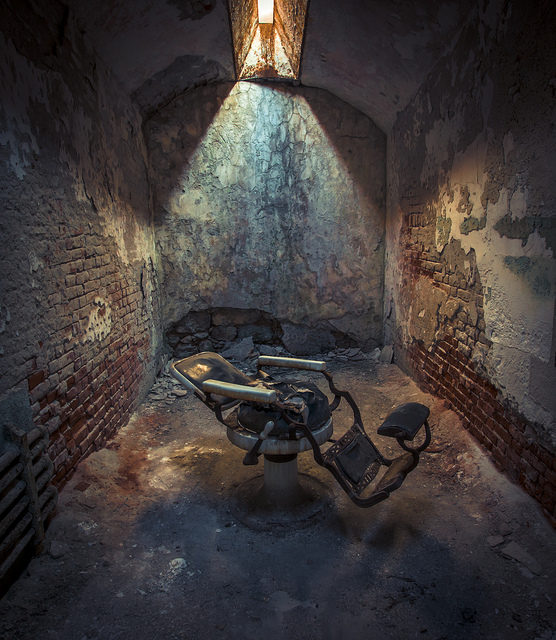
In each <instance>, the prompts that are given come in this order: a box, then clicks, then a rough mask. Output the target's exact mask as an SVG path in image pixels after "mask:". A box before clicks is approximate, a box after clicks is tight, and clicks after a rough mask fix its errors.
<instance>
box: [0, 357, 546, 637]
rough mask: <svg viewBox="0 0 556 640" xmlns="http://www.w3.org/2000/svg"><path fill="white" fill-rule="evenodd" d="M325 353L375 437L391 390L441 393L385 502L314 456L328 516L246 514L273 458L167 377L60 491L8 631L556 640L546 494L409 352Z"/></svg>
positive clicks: (4, 614)
mask: <svg viewBox="0 0 556 640" xmlns="http://www.w3.org/2000/svg"><path fill="white" fill-rule="evenodd" d="M330 368H331V370H332V371H334V372H335V373H336V377H337V381H338V382H339V383H340V385H339V386H341V387H344V388H348V389H350V390H351V391H352V393H353V395H354V396H355V397H356V399H357V400H358V401H359V402H360V404H361V408H362V411H363V416H364V418H365V421H366V425H367V430H368V432H369V433H370V434H371V435H372V436H374V433H375V429H376V426H378V424H380V419H381V418H383V417H384V416H385V415H386V413H387V412H388V411H389V410H390V409H391V408H392V406H393V405H396V404H399V403H401V402H404V401H407V400H416V401H421V402H424V403H426V404H428V405H429V406H430V407H431V413H432V420H431V423H432V428H433V442H432V445H431V447H430V453H428V454H423V456H422V461H421V463H420V465H419V467H418V468H417V469H416V470H415V471H414V472H413V473H412V474H411V475H410V476H409V477H408V479H407V481H406V483H405V484H404V485H403V486H402V488H401V489H399V490H398V491H397V492H395V493H394V494H393V495H392V497H391V498H390V499H389V500H388V501H386V502H383V503H381V504H380V505H378V506H375V507H374V508H372V509H369V510H362V509H359V508H357V507H355V506H354V505H352V504H351V503H350V502H349V500H348V499H347V498H346V497H345V495H344V494H343V493H342V492H341V491H340V489H339V487H337V486H335V482H334V480H333V478H332V476H330V475H329V474H328V473H327V472H326V471H324V470H322V469H320V468H319V467H317V466H316V465H315V464H314V463H313V461H312V456H311V454H310V453H305V454H303V455H302V456H301V459H300V468H301V470H302V471H304V472H309V473H311V474H312V475H313V476H315V477H316V478H318V479H320V480H321V481H322V482H323V483H325V484H326V485H327V487H329V488H330V491H331V492H332V494H333V495H334V498H333V503H332V505H331V507H330V509H329V510H328V511H327V512H326V514H325V516H324V517H323V518H322V519H321V520H320V521H318V522H315V523H313V524H312V525H311V526H309V527H307V528H304V529H302V528H300V529H297V530H291V531H282V530H278V531H274V532H268V531H254V530H252V529H250V528H247V527H246V526H245V525H243V524H242V523H241V521H240V520H238V519H237V517H236V516H235V515H234V513H235V512H233V510H232V511H231V510H230V506H231V505H232V504H233V503H234V495H236V494H237V491H238V485H239V484H240V483H241V482H242V481H244V480H245V479H247V478H250V477H252V476H253V475H255V474H259V473H261V472H262V462H261V463H260V464H259V466H258V467H244V466H242V464H241V460H242V457H243V453H242V452H241V451H240V450H239V449H236V448H234V447H232V446H231V445H230V444H229V443H228V441H227V439H226V436H225V432H224V430H223V429H222V428H221V427H220V426H219V425H218V423H217V422H216V421H215V420H214V419H213V418H212V414H211V413H210V412H209V411H208V410H207V409H206V408H205V407H204V406H203V405H202V404H201V403H200V402H198V401H197V400H196V399H195V398H193V397H191V396H190V395H187V396H185V397H183V396H179V395H175V394H174V393H173V390H174V389H175V387H174V386H173V383H172V381H171V379H170V378H162V379H161V380H160V382H159V383H158V385H156V386H155V389H154V391H153V392H152V393H151V394H150V396H149V398H148V401H147V402H145V403H144V404H143V406H142V407H141V408H140V410H139V411H138V412H137V414H136V415H135V416H134V418H133V419H132V420H131V422H130V423H129V425H128V426H127V427H126V428H125V429H123V430H122V431H121V432H120V433H119V435H118V436H117V437H116V438H115V439H114V440H113V441H112V442H111V443H110V445H109V446H108V448H106V449H104V450H102V451H99V452H97V453H95V454H93V455H92V456H91V457H90V458H89V459H88V460H86V461H85V463H83V464H82V465H81V467H80V468H79V469H78V471H77V473H76V474H75V476H74V477H73V479H72V480H71V481H70V483H69V484H68V485H67V486H66V488H65V489H64V490H63V491H62V494H61V497H60V502H59V506H58V513H57V516H56V517H55V519H54V520H53V522H52V524H51V526H50V528H49V531H48V536H47V545H46V549H47V551H46V552H45V553H44V554H43V555H42V556H40V557H37V558H35V559H34V560H33V561H32V562H31V564H30V566H29V568H28V570H27V571H26V572H25V573H24V574H23V575H22V576H21V578H20V579H19V581H18V582H17V583H16V584H15V585H14V586H13V587H12V588H11V589H10V591H9V592H8V593H7V594H6V596H5V597H4V598H3V599H2V600H1V601H0V637H1V638H6V639H10V640H17V639H31V638H33V639H34V638H41V639H45V640H62V639H64V640H86V639H93V638H95V639H99V640H112V639H114V640H115V639H119V640H120V639H121V640H124V639H128V638H129V639H133V640H141V639H143V638H145V639H146V638H168V639H174V638H176V639H177V638H180V639H185V638H187V639H189V638H191V639H204V638H238V639H239V638H241V639H250V638H253V639H254V638H261V637H266V638H269V639H270V638H293V639H295V638H299V639H304V640H305V639H312V638H315V639H317V638H318V639H321V638H322V639H324V638H331V639H332V638H334V639H342V638H356V639H358V638H365V639H371V640H372V639H373V638H381V639H390V638H392V639H397V640H399V639H404V638H423V639H427V638H430V639H435V640H440V639H441V638H444V639H446V640H456V639H459V638H466V639H470V638H485V639H496V638H504V639H507V640H511V639H514V638H515V639H524V638H527V639H529V638H531V639H534V638H538V639H543V640H549V639H551V638H554V637H555V631H556V611H555V608H554V605H555V601H556V585H555V574H554V567H555V558H556V547H555V540H556V537H555V535H554V531H553V530H552V529H551V527H550V526H549V525H548V523H547V522H546V521H545V520H544V518H543V516H542V514H541V512H540V510H539V507H538V505H537V504H536V503H535V502H534V501H533V500H532V499H530V498H529V497H528V496H526V495H525V494H524V493H523V492H522V491H521V490H520V489H519V488H518V487H516V486H514V485H512V484H511V483H510V482H508V481H507V480H506V479H505V478H504V477H503V476H501V475H500V474H499V473H498V472H497V471H496V470H495V468H494V467H493V466H492V465H491V464H490V462H489V461H488V459H487V458H486V457H485V455H484V454H483V453H482V452H481V451H480V450H479V448H478V447H477V446H476V445H475V444H474V442H473V441H472V440H471V438H470V437H469V436H468V435H467V434H466V433H465V432H463V431H462V429H461V428H460V426H459V424H458V420H457V418H456V417H455V415H454V414H453V413H452V412H450V411H448V410H446V409H445V408H444V407H443V404H442V403H441V402H440V401H438V400H434V399H433V398H432V397H430V396H427V395H426V394H424V393H422V392H420V391H419V390H418V388H417V387H416V386H415V385H414V383H412V382H411V381H410V380H409V379H408V378H406V377H405V376H404V375H403V374H402V373H401V372H400V371H399V369H397V367H396V366H394V365H371V364H370V363H369V362H368V361H363V362H358V363H354V364H351V365H347V364H346V363H342V362H335V363H333V364H332V365H331V367H330ZM346 415H347V414H346ZM341 431H342V427H341V425H339V424H338V422H337V429H336V434H338V433H341ZM385 440H386V439H381V438H379V437H376V442H377V444H378V445H379V446H381V447H382V448H387V447H388V446H389V445H390V443H389V442H385Z"/></svg>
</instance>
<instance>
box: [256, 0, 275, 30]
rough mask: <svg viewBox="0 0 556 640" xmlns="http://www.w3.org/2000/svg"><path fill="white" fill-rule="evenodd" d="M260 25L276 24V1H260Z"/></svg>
mask: <svg viewBox="0 0 556 640" xmlns="http://www.w3.org/2000/svg"><path fill="white" fill-rule="evenodd" d="M258 2H259V24H272V23H273V22H274V0H258Z"/></svg>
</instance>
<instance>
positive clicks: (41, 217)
mask: <svg viewBox="0 0 556 640" xmlns="http://www.w3.org/2000/svg"><path fill="white" fill-rule="evenodd" d="M1 11H2V13H1V19H0V29H1V30H0V48H1V50H2V56H1V61H0V88H1V92H2V96H3V100H2V105H1V107H0V167H1V169H0V172H1V173H0V181H1V185H2V192H1V197H0V198H1V199H0V207H1V217H0V230H1V236H2V243H1V246H0V273H1V279H0V418H2V416H3V414H2V412H3V409H2V407H3V406H8V405H10V398H11V397H12V396H13V394H21V393H23V394H24V395H25V396H26V398H27V406H28V407H30V408H31V413H32V417H33V423H34V425H35V426H38V427H40V428H43V429H45V430H46V432H47V434H48V438H49V444H48V455H49V456H50V458H51V459H52V461H53V462H54V474H55V476H54V479H55V482H58V483H62V482H63V481H64V479H65V478H67V477H68V475H69V474H70V473H71V472H72V470H73V469H74V468H75V465H76V463H77V462H78V461H79V460H80V459H82V458H83V457H85V456H86V455H87V454H88V453H89V452H90V451H92V450H94V448H96V447H98V446H100V445H101V444H102V443H103V442H105V441H106V439H107V438H108V437H109V436H110V435H111V434H113V433H114V431H115V429H116V428H118V427H119V426H121V425H123V424H125V422H126V421H127V419H128V417H129V415H130V412H131V410H132V409H133V407H134V406H135V405H136V404H137V402H138V401H139V399H140V397H141V394H142V393H144V392H145V391H146V389H147V388H148V386H149V385H150V383H151V381H152V377H153V375H154V370H155V356H156V353H157V350H158V349H159V346H160V337H159V336H160V330H159V326H160V323H159V321H158V288H157V287H158V285H157V281H156V273H155V269H154V267H153V265H156V260H155V257H154V250H155V245H154V233H153V228H152V224H151V211H150V201H149V191H148V184H147V162H146V148H145V146H144V143H143V138H142V133H141V120H140V117H139V115H138V112H137V110H136V109H135V107H133V106H132V105H131V103H130V102H129V99H128V98H127V97H126V96H125V95H123V94H122V92H121V89H120V88H119V86H118V84H117V82H115V81H114V80H113V79H112V77H111V75H110V73H109V72H108V71H107V70H106V69H105V67H104V66H103V65H102V63H101V62H100V61H99V60H98V59H97V58H96V57H95V55H94V53H93V51H92V49H90V47H89V46H88V45H87V44H86V42H85V41H84V40H83V38H82V36H81V33H80V31H79V28H78V27H77V26H76V24H75V23H74V21H73V18H72V14H71V13H68V11H67V9H66V8H64V5H62V4H59V3H57V2H42V3H31V2H30V3H12V2H7V3H4V4H3V6H2V10H1ZM18 397H19V396H18ZM5 426H6V425H5V424H3V423H2V424H0V428H4V427H5ZM0 453H1V451H0Z"/></svg>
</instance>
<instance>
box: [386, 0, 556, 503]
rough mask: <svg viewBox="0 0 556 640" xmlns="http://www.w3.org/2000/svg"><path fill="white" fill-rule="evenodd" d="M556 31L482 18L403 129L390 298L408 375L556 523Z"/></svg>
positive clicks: (526, 12)
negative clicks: (464, 418) (442, 399)
mask: <svg viewBox="0 0 556 640" xmlns="http://www.w3.org/2000/svg"><path fill="white" fill-rule="evenodd" d="M555 24H556V16H555V10H554V8H553V6H549V5H548V3H540V5H539V6H536V5H535V6H533V5H531V6H528V5H526V4H525V3H502V2H496V1H491V2H489V3H486V4H485V6H484V7H477V8H476V9H475V11H474V12H473V13H472V14H471V17H470V20H469V22H468V24H467V25H466V26H465V28H464V29H463V31H462V33H461V36H460V37H459V39H458V41H457V42H455V43H454V48H453V51H452V53H451V54H450V55H449V56H446V57H444V58H442V59H441V60H440V61H439V62H438V64H437V66H436V68H435V69H434V70H433V71H432V72H431V74H430V75H429V77H428V79H427V81H426V82H425V83H424V85H423V86H422V87H421V89H420V91H419V92H418V93H417V95H416V96H415V98H414V99H413V100H412V102H411V103H410V105H409V106H408V107H407V108H406V109H405V110H404V111H403V112H402V113H401V115H400V116H399V117H398V120H397V122H396V124H395V126H394V129H393V132H392V136H391V144H389V151H390V153H389V158H388V176H389V194H388V208H389V224H388V237H387V254H386V264H387V270H386V285H385V299H386V307H385V308H386V314H387V316H388V320H387V323H386V335H387V338H388V339H390V340H394V341H395V342H396V344H397V345H398V357H399V360H400V361H401V362H404V363H405V365H406V367H408V368H415V366H416V367H417V368H419V367H421V365H423V366H424V367H425V368H424V369H423V372H422V374H421V377H422V378H423V377H424V378H425V379H426V380H427V381H428V383H430V384H431V385H432V386H433V387H435V389H436V390H437V391H438V392H440V393H441V395H445V396H446V397H449V398H450V400H451V401H452V402H453V404H454V405H455V406H456V407H458V409H459V410H460V411H461V412H462V413H463V414H467V415H468V426H469V427H470V428H471V430H474V431H475V432H476V434H477V435H478V437H479V438H480V439H481V440H482V441H483V442H484V443H485V444H486V445H487V446H488V447H489V448H490V449H491V451H493V453H494V457H495V459H497V461H498V463H499V464H500V465H501V466H503V467H505V468H506V469H507V470H510V473H511V475H513V477H515V478H516V479H519V480H520V481H521V482H522V483H523V484H524V485H525V486H526V488H528V489H529V490H530V491H531V492H534V493H535V494H536V495H537V497H538V498H539V499H541V502H542V503H543V505H544V506H545V508H547V509H548V510H549V511H550V512H551V514H552V512H553V508H554V484H555V483H554V471H553V469H552V461H550V462H548V463H547V464H548V468H547V467H546V464H545V462H546V461H547V460H551V455H552V454H553V451H554V443H555V440H556V418H555V415H556V404H555V398H556V395H555V394H554V389H556V368H555V365H556V361H555V348H556V345H555V297H556V282H555V278H556V276H555V274H556V264H555V258H554V228H555V221H556V187H555V185H554V180H553V166H554V148H555V145H556V134H555V132H556V127H555V113H556V110H555V104H556V100H555V86H556V76H555V73H554V69H556V59H555V58H556V55H555V50H554V46H553V27H554V25H555ZM551 174H552V178H551V177H550V176H551ZM447 305H450V306H451V307H452V308H454V309H455V308H456V307H457V308H458V310H457V312H456V314H455V316H454V317H453V318H447V316H446V314H444V313H443V307H444V308H446V306H447ZM448 356H449V357H448ZM412 358H413V359H414V360H415V358H417V360H416V362H417V365H415V362H413V363H412V362H411V359H412ZM449 358H452V359H453V362H452V361H450V359H449ZM456 365H457V367H456ZM427 367H428V368H429V371H428V372H427ZM450 367H452V369H453V370H452V369H450ZM453 377H454V378H455V377H458V378H459V382H457V384H456V382H455V381H452V378H453ZM459 384H461V386H462V388H461V389H459V388H458V386H457V385H459ZM485 388H486V389H488V393H487V396H489V397H490V399H485V400H484V402H485V406H484V407H483V406H480V405H481V402H482V401H483V399H482V398H483V396H482V394H483V392H484V389H485ZM459 393H461V394H462V397H461V398H459V397H458V394H459ZM485 393H486V392H485ZM464 396H465V397H467V398H468V400H465V398H464ZM458 403H459V406H458ZM473 403H475V405H476V406H477V407H478V408H477V411H476V412H475V410H474V408H473ZM483 409H484V411H483ZM541 459H544V460H545V462H542V463H541V462H539V460H541ZM535 485H536V486H535Z"/></svg>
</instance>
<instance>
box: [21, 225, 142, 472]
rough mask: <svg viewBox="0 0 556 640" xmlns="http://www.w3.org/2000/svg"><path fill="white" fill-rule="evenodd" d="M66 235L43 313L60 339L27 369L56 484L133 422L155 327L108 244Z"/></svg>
mask: <svg viewBox="0 0 556 640" xmlns="http://www.w3.org/2000/svg"><path fill="white" fill-rule="evenodd" d="M63 231H64V235H65V238H63V239H59V240H56V241H53V242H52V243H51V245H50V247H49V252H48V258H47V264H46V266H45V270H46V273H45V274H44V278H45V280H50V281H51V282H52V283H54V284H53V286H54V287H55V290H54V292H53V293H51V294H50V295H49V296H48V303H49V309H48V311H46V313H50V314H52V316H53V320H52V326H53V327H54V328H55V331H54V332H53V333H52V334H51V335H49V336H48V344H47V345H46V344H43V345H42V346H40V345H39V346H40V350H39V355H38V357H33V358H32V359H31V360H30V361H28V363H27V369H28V372H29V373H28V377H27V384H28V389H29V395H30V400H31V405H32V406H31V408H32V412H33V420H34V422H35V424H37V425H43V426H45V427H46V428H47V429H48V431H49V433H50V445H49V448H48V453H49V456H50V458H51V459H52V461H53V462H54V474H55V475H54V481H55V483H57V484H60V483H62V482H63V481H65V480H66V479H67V478H68V476H69V475H70V474H71V472H72V471H73V469H74V468H75V465H76V464H77V463H78V462H79V461H80V460H81V459H82V458H84V457H86V456H87V455H88V454H89V453H90V452H91V451H93V450H94V449H95V448H98V447H100V446H102V445H103V444H104V443H105V442H106V440H107V439H108V438H109V437H110V436H112V435H113V434H114V433H115V431H116V430H117V429H118V428H119V427H120V426H122V425H123V424H125V422H126V421H127V420H128V418H129V415H130V413H131V411H132V410H133V408H134V407H135V405H136V403H137V401H138V399H139V396H140V394H139V385H140V382H141V381H142V379H143V374H144V372H145V371H144V369H145V364H144V363H145V361H146V360H147V355H148V353H149V351H150V340H151V338H150V335H151V334H150V331H151V323H152V319H151V317H150V315H149V309H148V300H146V299H145V297H144V295H143V291H142V289H141V282H140V278H137V277H135V278H132V277H130V275H131V274H127V275H126V269H122V266H121V264H118V260H117V258H116V257H115V256H116V254H115V252H114V251H113V249H112V252H111V251H110V247H109V246H107V241H106V239H105V238H103V237H101V236H99V235H96V234H94V233H90V232H89V233H84V232H83V229H82V228H73V229H72V228H64V230H63ZM97 319H98V320H99V321H98V322H97V323H96V326H95V320H97ZM103 322H104V324H102V323H103Z"/></svg>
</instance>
